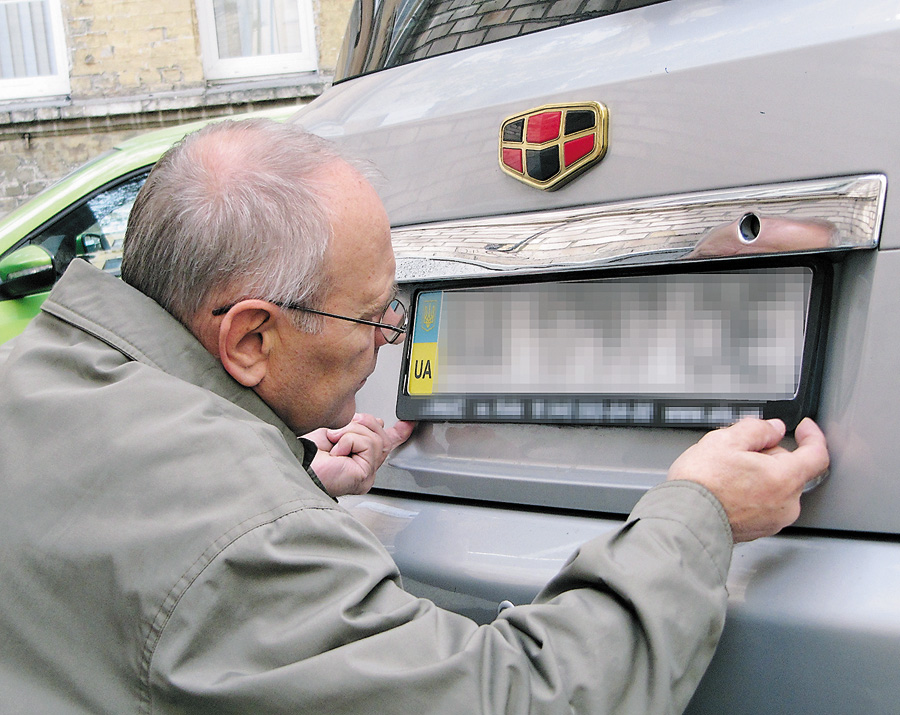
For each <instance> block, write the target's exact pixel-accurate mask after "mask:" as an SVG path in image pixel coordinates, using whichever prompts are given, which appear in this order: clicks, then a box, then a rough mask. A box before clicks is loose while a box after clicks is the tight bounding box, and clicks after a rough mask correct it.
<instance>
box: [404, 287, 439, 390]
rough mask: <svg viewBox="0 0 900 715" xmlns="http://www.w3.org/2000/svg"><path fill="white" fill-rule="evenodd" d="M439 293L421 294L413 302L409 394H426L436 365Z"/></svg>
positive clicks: (431, 383) (435, 375)
mask: <svg viewBox="0 0 900 715" xmlns="http://www.w3.org/2000/svg"><path fill="white" fill-rule="evenodd" d="M442 295H443V293H441V292H440V291H438V292H434V293H423V294H422V295H420V296H419V299H418V300H417V301H416V324H415V326H414V328H413V338H412V349H411V350H410V355H409V384H408V388H409V394H410V395H430V394H432V392H433V391H434V380H435V378H436V377H437V366H438V332H439V331H440V325H441V296H442Z"/></svg>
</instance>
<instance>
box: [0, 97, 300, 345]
mask: <svg viewBox="0 0 900 715" xmlns="http://www.w3.org/2000/svg"><path fill="white" fill-rule="evenodd" d="M295 111H296V108H294V107H288V108H279V109H277V110H268V111H264V112H255V113H253V114H248V115H239V117H235V118H241V119H245V118H248V117H250V116H268V117H270V118H272V119H278V120H282V119H286V118H287V117H289V116H290V115H292V114H293V113H294V112H295ZM208 122H209V120H203V121H198V122H192V123H190V124H183V125H178V126H175V127H169V128H166V129H159V130H156V131H153V132H149V133H147V134H142V135H140V136H138V137H135V138H133V139H129V140H127V141H124V142H122V143H121V144H119V145H118V146H116V148H115V149H113V150H112V151H110V152H108V153H106V154H103V155H102V156H100V157H98V158H96V159H94V160H93V161H90V162H88V163H87V164H85V165H84V166H82V167H81V168H80V169H77V170H76V171H74V172H73V173H71V174H70V175H69V176H67V177H65V178H64V179H62V180H61V181H59V182H58V183H56V184H54V185H53V186H51V187H49V188H48V189H46V190H45V191H43V192H41V193H40V194H38V195H37V196H35V197H34V198H33V199H31V200H30V201H28V202H26V203H25V204H23V205H22V206H20V207H19V208H17V209H15V210H14V211H12V212H11V213H9V214H8V215H7V216H6V217H5V218H4V219H3V220H2V221H0V343H3V342H6V341H7V340H9V339H10V338H13V337H15V336H16V335H18V334H19V333H20V332H22V330H23V329H24V328H25V326H26V325H27V324H28V322H29V321H30V320H31V319H32V318H33V317H34V316H35V315H37V313H38V310H40V306H41V303H43V302H44V299H45V298H46V297H47V294H48V293H49V292H50V289H51V288H52V287H53V284H54V283H55V282H56V280H57V279H58V278H59V277H60V276H61V275H62V273H63V271H65V269H66V267H67V266H68V265H69V263H70V262H71V261H72V259H73V258H75V257H76V256H78V257H82V258H85V259H86V260H88V261H90V262H91V263H93V264H94V265H96V266H97V267H98V268H101V269H103V270H104V271H109V272H110V273H113V274H114V275H118V274H119V267H120V265H121V263H122V243H123V239H124V236H125V225H126V223H127V221H128V214H129V212H130V211H131V206H132V204H133V203H134V200H135V198H136V197H137V193H138V191H139V190H140V188H141V186H143V184H144V181H145V180H146V178H147V175H148V174H149V173H150V169H152V168H153V164H154V163H155V162H156V160H157V159H159V157H160V156H162V154H163V153H164V152H165V151H166V150H167V149H168V148H169V147H170V146H172V145H173V144H174V143H175V142H177V141H178V140H180V139H181V138H182V137H183V136H185V135H186V134H189V133H190V132H192V131H194V130H196V129H199V128H200V127H202V126H203V125H205V124H207V123H208Z"/></svg>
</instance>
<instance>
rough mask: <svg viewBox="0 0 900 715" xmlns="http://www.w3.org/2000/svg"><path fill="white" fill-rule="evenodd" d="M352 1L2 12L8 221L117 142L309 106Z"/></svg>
mask: <svg viewBox="0 0 900 715" xmlns="http://www.w3.org/2000/svg"><path fill="white" fill-rule="evenodd" d="M349 11H350V0H266V1H265V2H263V0H12V1H11V2H3V3H0V215H3V214H5V213H7V212H8V211H10V210H11V209H13V208H15V207H16V206H17V205H18V204H20V203H22V202H23V201H25V200H26V199H28V198H29V197H31V196H33V195H34V194H36V193H37V192H38V191H40V190H41V189H43V188H44V187H45V186H47V185H49V184H50V183H52V182H53V181H55V180H56V179H58V178H60V177H61V176H64V175H65V174H66V173H68V172H69V171H70V170H72V169H74V168H75V167H77V166H80V165H81V164H83V163H84V162H85V161H87V160H89V159H90V158H92V157H94V156H96V155H98V154H99V153H101V152H103V151H106V150H107V149H109V148H111V147H112V146H114V145H115V144H116V143H117V142H119V141H121V140H123V139H126V138H128V137H130V136H133V135H135V134H138V133H140V132H142V131H147V130H149V129H154V128H158V127H162V126H168V125H171V124H178V123H182V122H187V121H191V120H194V119H202V118H207V117H215V116H222V115H229V114H235V113H239V112H245V111H251V110H253V109H263V108H268V107H275V106H284V105H291V104H296V105H300V104H303V103H306V102H308V101H310V100H311V99H313V98H315V97H316V96H317V95H318V94H320V93H321V91H322V90H323V88H324V87H325V86H326V85H327V84H328V82H329V81H330V79H331V76H332V73H333V68H334V64H335V61H336V58H337V53H338V50H339V48H340V42H341V37H342V34H343V31H344V26H345V24H346V19H347V16H348V14H349Z"/></svg>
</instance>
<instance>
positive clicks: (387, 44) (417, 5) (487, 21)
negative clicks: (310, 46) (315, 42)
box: [335, 0, 665, 82]
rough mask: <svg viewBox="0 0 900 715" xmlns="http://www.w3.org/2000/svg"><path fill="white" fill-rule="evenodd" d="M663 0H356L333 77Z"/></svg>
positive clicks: (461, 48) (486, 42)
mask: <svg viewBox="0 0 900 715" xmlns="http://www.w3.org/2000/svg"><path fill="white" fill-rule="evenodd" d="M664 1H665V0H518V1H517V2H506V0H502V1H501V0H357V2H356V4H355V5H354V7H353V10H352V13H351V16H350V22H349V25H348V28H347V33H346V34H345V36H344V46H343V48H342V50H341V55H340V58H339V59H338V65H337V69H336V71H335V81H336V82H340V81H342V80H346V79H350V78H352V77H356V76H358V75H362V74H368V73H370V72H377V71H378V70H381V69H387V68H389V67H396V66H398V65H404V64H407V63H409V62H415V61H416V60H421V59H425V58H426V57H436V56H438V55H443V54H447V53H448V52H455V51H456V50H464V49H467V48H470V47H477V46H478V45H485V44H488V43H491V42H497V41H499V40H505V39H508V38H510V37H516V36H518V35H527V34H530V33H532V32H540V31H541V30H549V29H552V28H554V27H560V26H562V25H570V24H572V23H575V22H581V21H582V20H590V19H593V18H596V17H603V16H604V15H612V14H615V13H618V12H624V11H625V10H632V9H634V8H638V7H644V6H645V5H655V4H657V3H660V2H664Z"/></svg>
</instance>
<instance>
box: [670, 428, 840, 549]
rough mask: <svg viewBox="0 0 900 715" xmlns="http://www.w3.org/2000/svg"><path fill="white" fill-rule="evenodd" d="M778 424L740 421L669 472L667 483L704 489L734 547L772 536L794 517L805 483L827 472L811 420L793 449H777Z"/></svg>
mask: <svg viewBox="0 0 900 715" xmlns="http://www.w3.org/2000/svg"><path fill="white" fill-rule="evenodd" d="M784 434H785V426H784V423H783V422H782V421H781V420H778V419H773V420H758V419H744V420H741V421H740V422H738V423H737V424H734V425H732V426H731V427H727V428H725V429H720V430H716V431H714V432H710V433H709V434H707V435H705V436H704V437H703V439H701V440H700V441H699V442H698V443H697V444H695V445H694V446H692V447H690V448H689V449H687V450H686V451H685V452H684V454H682V455H681V456H680V457H679V458H678V459H676V460H675V462H674V463H673V464H672V466H671V467H670V468H669V476H668V478H669V479H686V480H688V481H693V482H697V483H699V484H702V485H703V486H705V487H706V488H707V489H709V490H710V491H711V492H712V493H713V494H714V495H715V496H716V497H717V498H718V499H719V501H720V502H721V503H722V506H723V507H724V508H725V513H726V515H727V516H728V520H729V521H730V522H731V530H732V534H733V536H734V541H735V542H740V541H752V540H753V539H757V538H759V537H761V536H770V535H771V534H775V533H777V532H779V531H781V529H783V528H784V527H786V526H788V525H789V524H793V523H794V521H796V520H797V517H798V516H800V494H801V493H802V491H803V487H804V485H806V483H807V482H809V481H811V480H813V479H815V478H816V477H818V476H819V475H821V474H823V473H824V472H825V470H826V469H827V468H828V449H827V447H826V444H825V435H824V434H823V433H822V430H820V429H819V427H818V425H816V423H815V422H813V421H812V420H811V419H808V418H807V419H804V420H803V421H802V422H801V423H800V424H799V425H798V426H797V429H796V431H795V433H794V434H795V437H796V439H797V448H796V449H795V450H794V451H793V452H791V451H788V450H787V449H784V448H783V447H780V446H779V443H780V442H781V440H782V438H783V437H784Z"/></svg>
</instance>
